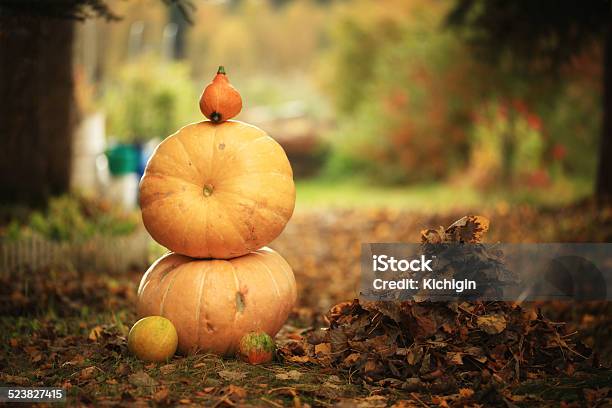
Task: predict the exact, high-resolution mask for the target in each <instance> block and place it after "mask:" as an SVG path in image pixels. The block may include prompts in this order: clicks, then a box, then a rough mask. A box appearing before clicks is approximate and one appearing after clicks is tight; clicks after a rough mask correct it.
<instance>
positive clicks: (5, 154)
mask: <svg viewBox="0 0 612 408" xmlns="http://www.w3.org/2000/svg"><path fill="white" fill-rule="evenodd" d="M73 39H74V22H73V21H72V20H68V19H54V18H46V17H39V16H15V15H12V16H11V15H7V14H0V61H1V63H0V140H1V148H0V186H1V187H0V202H2V203H8V204H25V205H34V206H36V205H41V204H44V203H45V202H46V200H47V198H48V197H49V196H50V195H54V194H61V193H64V192H66V191H67V190H68V188H69V182H70V167H71V153H72V127H73V123H74V120H73V77H72V45H73Z"/></svg>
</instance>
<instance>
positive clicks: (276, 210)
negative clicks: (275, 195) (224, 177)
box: [220, 191, 286, 222]
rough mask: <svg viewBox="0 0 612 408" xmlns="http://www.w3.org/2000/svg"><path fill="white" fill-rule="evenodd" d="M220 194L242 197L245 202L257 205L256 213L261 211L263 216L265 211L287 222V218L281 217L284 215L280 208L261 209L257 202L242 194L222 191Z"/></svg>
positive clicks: (254, 207)
mask: <svg viewBox="0 0 612 408" xmlns="http://www.w3.org/2000/svg"><path fill="white" fill-rule="evenodd" d="M220 194H233V195H236V196H238V197H240V198H242V199H244V200H248V201H250V202H252V203H255V205H254V206H253V209H254V210H255V211H259V212H260V214H261V211H263V210H265V211H267V212H269V213H270V214H272V215H274V216H276V218H278V219H279V220H281V221H282V222H285V221H286V219H285V217H283V216H282V215H281V214H282V209H281V208H280V207H261V206H258V205H257V201H256V200H255V199H253V198H250V197H246V196H243V195H241V194H240V193H237V192H235V191H221V192H220Z"/></svg>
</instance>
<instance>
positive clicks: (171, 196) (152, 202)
mask: <svg viewBox="0 0 612 408" xmlns="http://www.w3.org/2000/svg"><path fill="white" fill-rule="evenodd" d="M178 193H186V191H179V192H178ZM169 198H176V194H170V195H169V196H165V197H155V198H153V199H151V200H146V202H145V203H144V204H142V203H141V204H140V208H141V210H142V211H143V212H144V211H145V209H146V208H147V207H149V206H151V205H153V204H155V203H160V202H162V201H165V200H167V199H169Z"/></svg>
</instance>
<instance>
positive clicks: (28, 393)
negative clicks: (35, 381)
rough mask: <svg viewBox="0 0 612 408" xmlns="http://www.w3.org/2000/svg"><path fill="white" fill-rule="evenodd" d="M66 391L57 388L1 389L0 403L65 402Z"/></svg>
mask: <svg viewBox="0 0 612 408" xmlns="http://www.w3.org/2000/svg"><path fill="white" fill-rule="evenodd" d="M64 401H66V390H64V389H62V388H55V387H38V388H23V387H0V402H64Z"/></svg>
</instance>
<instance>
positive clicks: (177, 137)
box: [173, 132, 202, 179]
mask: <svg viewBox="0 0 612 408" xmlns="http://www.w3.org/2000/svg"><path fill="white" fill-rule="evenodd" d="M181 134H182V133H180V132H179V133H178V134H176V135H174V136H173V137H174V138H175V139H176V140H177V141H178V144H179V145H180V146H181V148H182V149H183V151H184V152H185V155H186V156H187V160H188V161H189V162H191V163H193V166H189V167H193V168H194V169H195V172H196V174H197V175H198V176H199V177H197V178H199V179H201V178H202V173H201V172H200V169H199V168H198V166H197V165H195V163H197V161H194V160H193V158H192V157H191V153H190V152H189V150H190V149H187V147H185V143H183V139H181Z"/></svg>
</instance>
